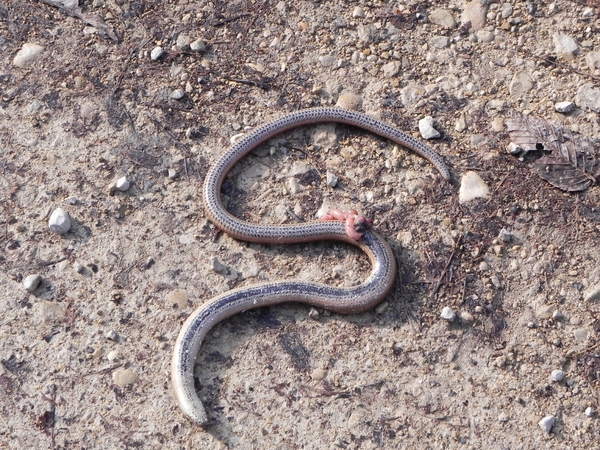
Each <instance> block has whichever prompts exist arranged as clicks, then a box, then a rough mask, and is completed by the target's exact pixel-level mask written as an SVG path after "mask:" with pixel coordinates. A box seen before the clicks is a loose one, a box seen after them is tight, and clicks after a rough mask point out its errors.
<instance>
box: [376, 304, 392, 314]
mask: <svg viewBox="0 0 600 450" xmlns="http://www.w3.org/2000/svg"><path fill="white" fill-rule="evenodd" d="M389 306H390V304H389V303H388V302H382V303H380V304H379V305H377V306H376V307H375V313H377V314H383V313H384V312H386V311H387V309H388V308H389Z"/></svg>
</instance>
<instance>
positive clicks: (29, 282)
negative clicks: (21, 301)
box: [23, 274, 42, 292]
mask: <svg viewBox="0 0 600 450" xmlns="http://www.w3.org/2000/svg"><path fill="white" fill-rule="evenodd" d="M41 282H42V277H41V276H40V275H37V274H35V275H29V276H27V277H25V279H24V280H23V287H24V288H25V290H26V291H27V292H34V291H35V290H36V289H37V288H38V287H39V286H40V283H41Z"/></svg>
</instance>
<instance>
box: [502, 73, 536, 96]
mask: <svg viewBox="0 0 600 450" xmlns="http://www.w3.org/2000/svg"><path fill="white" fill-rule="evenodd" d="M534 86H535V84H534V82H533V79H532V78H531V76H530V75H529V74H528V73H527V72H525V71H524V70H521V71H519V72H517V73H515V75H514V76H513V78H512V80H511V82H510V85H509V86H508V90H509V92H510V95H513V96H515V97H521V96H522V95H523V94H525V93H526V92H529V91H530V90H532V89H533V87H534Z"/></svg>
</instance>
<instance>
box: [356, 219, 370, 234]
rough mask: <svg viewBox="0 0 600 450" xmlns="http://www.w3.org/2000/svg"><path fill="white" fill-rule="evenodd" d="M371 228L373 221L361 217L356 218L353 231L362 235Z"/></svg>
mask: <svg viewBox="0 0 600 450" xmlns="http://www.w3.org/2000/svg"><path fill="white" fill-rule="evenodd" d="M372 227H373V220H372V219H367V218H366V217H363V216H358V217H357V218H356V220H355V221H354V231H356V232H357V233H360V234H364V233H366V232H367V231H369V230H370V229H371V228H372Z"/></svg>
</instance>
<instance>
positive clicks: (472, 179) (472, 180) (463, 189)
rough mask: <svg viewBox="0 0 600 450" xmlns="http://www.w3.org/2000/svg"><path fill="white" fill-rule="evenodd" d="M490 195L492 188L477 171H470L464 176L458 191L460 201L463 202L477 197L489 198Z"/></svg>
mask: <svg viewBox="0 0 600 450" xmlns="http://www.w3.org/2000/svg"><path fill="white" fill-rule="evenodd" d="M489 195H490V188H489V187H488V186H487V184H485V181H483V180H482V179H481V177H480V176H479V175H478V174H477V173H476V172H473V171H469V172H466V173H465V174H464V175H463V176H462V178H461V180H460V190H459V191H458V201H459V203H461V204H463V203H466V202H469V201H471V200H474V199H476V198H488V196H489Z"/></svg>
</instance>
